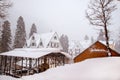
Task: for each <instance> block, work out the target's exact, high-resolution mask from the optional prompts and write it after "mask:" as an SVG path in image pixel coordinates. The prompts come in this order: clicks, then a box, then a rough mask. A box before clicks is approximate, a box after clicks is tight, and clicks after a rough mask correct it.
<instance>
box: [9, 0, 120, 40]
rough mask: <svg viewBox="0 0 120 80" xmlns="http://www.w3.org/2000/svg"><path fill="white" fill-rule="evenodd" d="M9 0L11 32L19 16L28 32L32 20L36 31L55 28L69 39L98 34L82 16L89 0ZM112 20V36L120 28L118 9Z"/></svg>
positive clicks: (42, 31) (40, 31) (81, 38)
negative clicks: (10, 0) (11, 4)
mask: <svg viewBox="0 0 120 80" xmlns="http://www.w3.org/2000/svg"><path fill="white" fill-rule="evenodd" d="M12 1H13V7H12V8H11V9H10V15H9V19H10V21H11V25H12V30H13V31H14V30H15V29H16V22H17V19H18V17H19V16H23V18H24V21H25V26H26V31H27V33H29V31H30V28H31V25H32V23H35V24H36V26H37V30H38V33H44V32H50V31H56V32H58V33H59V34H66V35H68V37H69V39H70V40H83V39H84V36H85V35H88V36H89V37H91V36H93V37H94V38H96V36H97V35H98V32H99V31H98V30H97V28H96V27H94V26H91V25H90V24H89V22H88V20H87V19H86V17H85V10H86V9H87V5H88V3H89V1H90V0H12ZM119 4H120V3H119ZM118 6H119V7H120V5H118ZM118 16H119V17H118ZM112 19H113V21H112V25H111V26H110V31H111V33H112V36H114V35H116V34H117V31H118V29H119V28H120V8H118V9H117V10H116V11H115V12H114V13H113V17H112ZM119 30H120V29H119Z"/></svg>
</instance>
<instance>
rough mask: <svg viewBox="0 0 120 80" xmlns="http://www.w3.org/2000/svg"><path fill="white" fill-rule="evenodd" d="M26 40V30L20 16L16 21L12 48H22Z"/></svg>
mask: <svg viewBox="0 0 120 80" xmlns="http://www.w3.org/2000/svg"><path fill="white" fill-rule="evenodd" d="M25 42H26V31H25V23H24V20H23V17H22V16H20V17H19V18H18V21H17V29H16V33H15V39H14V48H22V47H23V46H24V45H25Z"/></svg>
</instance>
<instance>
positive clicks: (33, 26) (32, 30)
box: [29, 23, 37, 37]
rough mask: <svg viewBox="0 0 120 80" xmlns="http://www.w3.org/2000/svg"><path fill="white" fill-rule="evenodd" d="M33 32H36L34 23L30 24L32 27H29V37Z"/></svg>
mask: <svg viewBox="0 0 120 80" xmlns="http://www.w3.org/2000/svg"><path fill="white" fill-rule="evenodd" d="M33 33H37V28H36V25H35V24H34V23H33V24H32V27H31V29H30V34H29V37H30V36H31V35H33Z"/></svg>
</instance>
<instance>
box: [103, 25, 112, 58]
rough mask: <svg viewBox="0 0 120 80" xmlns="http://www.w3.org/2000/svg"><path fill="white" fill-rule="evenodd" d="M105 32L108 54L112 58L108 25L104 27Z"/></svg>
mask: <svg viewBox="0 0 120 80" xmlns="http://www.w3.org/2000/svg"><path fill="white" fill-rule="evenodd" d="M104 30H105V38H106V46H107V53H108V56H109V57H110V56H111V51H110V45H109V37H108V30H107V26H106V24H105V26H104Z"/></svg>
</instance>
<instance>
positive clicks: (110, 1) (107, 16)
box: [86, 0, 116, 56]
mask: <svg viewBox="0 0 120 80" xmlns="http://www.w3.org/2000/svg"><path fill="white" fill-rule="evenodd" d="M115 9H116V5H115V4H114V0H91V1H90V4H89V5H88V10H87V11H86V16H87V18H88V20H89V22H90V24H92V25H95V26H101V27H103V28H104V31H105V38H106V45H107V51H108V56H111V52H110V47H109V36H108V29H107V27H108V26H109V25H110V20H111V13H112V12H113V11H114V10H115Z"/></svg>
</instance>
